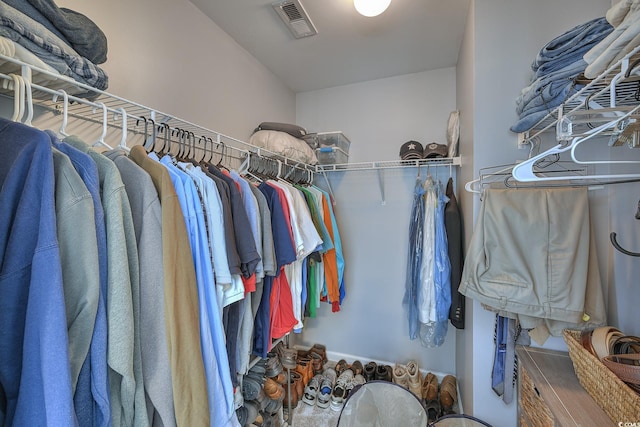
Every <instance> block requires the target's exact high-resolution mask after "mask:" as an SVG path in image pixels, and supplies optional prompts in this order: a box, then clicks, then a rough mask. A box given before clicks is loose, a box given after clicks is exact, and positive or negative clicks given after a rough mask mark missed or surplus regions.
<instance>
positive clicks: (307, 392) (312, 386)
mask: <svg viewBox="0 0 640 427" xmlns="http://www.w3.org/2000/svg"><path fill="white" fill-rule="evenodd" d="M322 379H323V377H322V375H319V374H318V375H316V376H314V377H313V378H311V381H309V384H307V386H306V387H305V389H304V394H303V395H302V401H303V402H304V403H306V404H307V405H311V406H313V405H315V404H316V397H318V391H319V390H320V383H321V382H322Z"/></svg>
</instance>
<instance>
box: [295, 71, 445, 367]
mask: <svg viewBox="0 0 640 427" xmlns="http://www.w3.org/2000/svg"><path fill="white" fill-rule="evenodd" d="M455 96H456V90H455V69H454V68H446V69H440V70H434V71H429V72H423V73H417V74H410V75H405V76H399V77H393V78H387V79H381V80H374V81H368V82H364V83H360V84H353V85H348V86H340V87H335V88H331V89H325V90H319V91H312V92H305V93H299V94H298V95H297V100H296V123H298V124H300V125H302V126H304V127H306V128H307V129H308V130H310V131H331V130H341V131H343V132H344V133H345V135H347V137H349V138H350V140H351V147H350V156H349V160H350V161H351V162H369V161H376V160H378V161H380V160H397V159H398V158H399V156H398V153H399V149H400V145H402V144H403V143H404V142H406V141H408V140H411V139H413V140H417V141H419V142H421V143H423V144H426V143H428V142H432V141H438V142H441V143H442V142H445V141H446V139H445V135H446V123H447V119H448V117H449V112H450V111H452V110H454V109H455ZM430 171H431V173H432V175H434V176H435V177H439V178H440V179H441V180H442V181H444V182H445V183H446V180H447V179H448V177H449V168H448V167H447V168H440V169H436V168H432V169H430ZM426 172H427V171H426V168H423V170H422V177H423V178H424V177H425V176H426ZM417 173H418V171H417V169H416V168H410V169H407V170H386V171H384V172H383V175H382V176H379V175H378V174H377V172H376V171H352V172H345V173H342V172H341V173H330V174H328V179H329V181H330V183H331V187H332V189H333V193H334V196H335V200H336V206H335V209H336V212H337V216H338V223H339V228H340V233H341V236H342V242H343V245H344V248H345V259H346V279H345V282H346V285H345V286H346V292H347V296H346V299H345V300H344V303H343V305H342V310H341V311H340V312H339V313H331V310H330V308H329V307H326V304H324V306H323V307H322V308H323V309H322V310H320V311H319V315H318V317H317V318H316V319H308V320H306V321H305V328H304V330H303V333H302V334H301V336H296V337H295V340H296V342H299V343H301V344H303V345H311V344H313V343H315V342H320V343H324V344H326V346H327V350H328V351H335V352H339V353H344V354H349V355H354V356H359V357H363V359H362V360H361V361H362V362H363V363H366V361H368V360H370V359H373V360H383V361H389V362H397V363H405V362H406V361H407V360H409V359H415V360H417V361H418V363H419V364H420V366H421V367H422V368H423V369H428V370H433V371H437V372H450V373H454V372H455V357H454V356H455V350H456V348H455V329H454V328H453V327H450V329H449V333H448V335H447V338H446V341H445V343H444V344H443V345H442V346H441V347H439V348H436V349H428V348H425V347H422V346H421V344H420V342H419V340H415V341H411V340H409V337H408V327H407V320H406V316H405V313H404V311H403V309H402V297H403V295H404V287H405V272H406V266H407V248H408V242H409V240H408V239H409V237H408V230H409V217H410V212H411V203H412V194H413V188H414V184H415V181H416V176H417ZM453 173H454V175H455V171H454V172H453ZM379 179H382V183H383V184H382V186H381V185H380V184H379V182H380V181H379ZM317 183H318V184H319V185H321V186H326V184H325V182H324V180H323V179H322V178H319V179H318V180H317ZM383 193H384V194H383ZM383 200H384V201H385V204H384V205H383V204H382V202H383Z"/></svg>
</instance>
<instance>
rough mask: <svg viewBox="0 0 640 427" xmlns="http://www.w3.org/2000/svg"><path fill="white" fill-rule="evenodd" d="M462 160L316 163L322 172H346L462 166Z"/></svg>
mask: <svg viewBox="0 0 640 427" xmlns="http://www.w3.org/2000/svg"><path fill="white" fill-rule="evenodd" d="M461 164H462V162H461V161H460V157H446V158H433V159H417V160H387V161H379V162H362V163H336V164H326V165H316V167H315V171H316V172H317V173H318V172H319V173H322V172H345V171H365V170H379V169H401V168H410V167H419V166H429V167H431V166H435V167H438V166H460V165H461Z"/></svg>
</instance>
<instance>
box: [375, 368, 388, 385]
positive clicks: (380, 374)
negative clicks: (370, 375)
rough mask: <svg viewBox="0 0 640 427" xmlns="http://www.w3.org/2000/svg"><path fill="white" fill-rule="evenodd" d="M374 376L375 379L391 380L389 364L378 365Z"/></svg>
mask: <svg viewBox="0 0 640 427" xmlns="http://www.w3.org/2000/svg"><path fill="white" fill-rule="evenodd" d="M375 378H376V380H381V381H389V382H391V366H388V365H378V367H377V368H376V375H375Z"/></svg>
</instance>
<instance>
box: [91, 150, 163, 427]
mask: <svg viewBox="0 0 640 427" xmlns="http://www.w3.org/2000/svg"><path fill="white" fill-rule="evenodd" d="M103 154H104V155H105V156H107V158H109V159H111V161H113V163H114V164H115V165H116V167H117V168H118V171H119V172H120V176H121V177H122V182H123V183H124V185H125V190H126V192H127V195H128V197H129V203H130V205H131V215H132V219H133V228H134V230H135V234H136V241H137V244H138V255H139V260H140V300H141V304H140V329H141V330H142V331H144V333H141V334H140V348H141V352H142V375H143V378H144V384H145V385H146V387H145V388H146V392H147V395H148V396H149V399H148V401H147V410H148V412H149V422H150V423H151V425H158V424H159V423H161V425H165V426H172V425H176V415H175V411H174V409H173V390H172V387H171V365H170V362H169V353H168V349H167V346H166V342H167V333H166V329H165V322H166V318H165V311H164V306H165V305H164V266H163V263H162V207H161V206H160V199H159V198H158V193H157V191H156V189H155V187H154V185H153V181H152V180H151V177H150V176H149V174H148V173H147V172H145V171H144V170H143V169H142V168H141V167H140V166H138V165H137V164H136V163H134V162H133V161H132V160H131V159H129V158H128V157H127V156H126V155H125V153H124V152H123V151H121V150H112V151H108V152H105V153H103ZM154 419H155V420H156V421H154Z"/></svg>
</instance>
